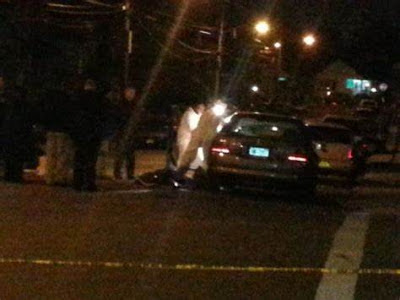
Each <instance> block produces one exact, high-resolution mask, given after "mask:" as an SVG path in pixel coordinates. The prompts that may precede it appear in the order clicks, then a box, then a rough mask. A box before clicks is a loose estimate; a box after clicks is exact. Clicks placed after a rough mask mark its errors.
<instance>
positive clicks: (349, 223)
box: [315, 213, 369, 300]
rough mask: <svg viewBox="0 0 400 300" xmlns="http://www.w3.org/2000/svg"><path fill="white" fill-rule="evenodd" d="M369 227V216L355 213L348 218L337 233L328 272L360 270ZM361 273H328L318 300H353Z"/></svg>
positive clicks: (327, 262) (319, 290)
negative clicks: (330, 270)
mask: <svg viewBox="0 0 400 300" xmlns="http://www.w3.org/2000/svg"><path fill="white" fill-rule="evenodd" d="M368 226H369V214H368V213H354V214H351V215H349V216H347V217H346V219H345V221H344V222H343V224H342V226H341V227H340V228H339V230H338V231H337V232H336V235H335V239H334V241H333V245H332V248H331V250H330V252H329V255H328V260H327V261H326V263H325V268H326V269H346V270H356V269H359V267H360V264H361V262H362V258H363V254H364V244H365V238H366V233H367V230H368ZM358 274H359V273H350V274H340V275H338V274H329V273H325V274H324V275H323V276H322V278H321V281H320V283H319V286H318V289H317V293H316V296H315V299H316V300H326V299H335V300H350V299H353V298H354V293H355V289H356V284H357V280H358Z"/></svg>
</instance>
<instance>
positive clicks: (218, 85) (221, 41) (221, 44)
mask: <svg viewBox="0 0 400 300" xmlns="http://www.w3.org/2000/svg"><path fill="white" fill-rule="evenodd" d="M224 2H225V1H224V0H221V19H220V24H219V35H218V49H217V61H216V62H217V65H216V70H215V90H214V97H215V98H216V99H218V98H219V97H220V93H221V77H222V66H223V61H222V55H223V51H224V50H223V47H224V35H225V3H224Z"/></svg>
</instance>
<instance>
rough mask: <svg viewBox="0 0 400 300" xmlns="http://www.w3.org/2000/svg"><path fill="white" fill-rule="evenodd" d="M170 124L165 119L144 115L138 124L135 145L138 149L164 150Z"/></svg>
mask: <svg viewBox="0 0 400 300" xmlns="http://www.w3.org/2000/svg"><path fill="white" fill-rule="evenodd" d="M169 123H170V122H169V121H168V119H167V117H163V116H155V115H145V116H143V117H142V119H141V121H140V122H139V124H138V129H137V133H136V135H135V143H136V145H137V147H138V148H157V149H164V148H166V146H167V143H168V137H169V130H170V124H169Z"/></svg>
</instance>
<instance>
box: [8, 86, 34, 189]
mask: <svg viewBox="0 0 400 300" xmlns="http://www.w3.org/2000/svg"><path fill="white" fill-rule="evenodd" d="M4 99H5V112H4V120H3V124H2V146H3V155H4V161H5V175H4V179H5V180H6V181H9V182H14V183H22V181H23V170H24V162H25V161H28V160H29V159H30V158H31V156H32V155H33V154H34V147H33V120H32V117H33V116H32V115H33V114H32V110H31V106H30V105H29V103H28V101H27V97H26V92H25V90H24V89H22V88H16V89H13V90H8V91H7V93H6V96H5V97H4Z"/></svg>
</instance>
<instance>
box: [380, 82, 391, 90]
mask: <svg viewBox="0 0 400 300" xmlns="http://www.w3.org/2000/svg"><path fill="white" fill-rule="evenodd" d="M388 88H389V86H388V85H387V84H386V83H384V82H383V83H381V84H380V85H379V89H380V90H381V91H382V92H385V91H386V90H387V89H388Z"/></svg>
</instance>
